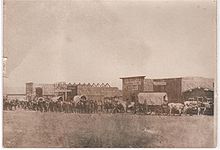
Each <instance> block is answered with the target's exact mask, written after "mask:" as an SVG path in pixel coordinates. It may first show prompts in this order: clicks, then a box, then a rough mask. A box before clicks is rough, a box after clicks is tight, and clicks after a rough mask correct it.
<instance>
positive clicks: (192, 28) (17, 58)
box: [4, 0, 216, 88]
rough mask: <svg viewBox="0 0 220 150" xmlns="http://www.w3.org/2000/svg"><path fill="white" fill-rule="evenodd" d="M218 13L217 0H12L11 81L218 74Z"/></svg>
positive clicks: (7, 29)
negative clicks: (91, 0) (90, 0)
mask: <svg viewBox="0 0 220 150" xmlns="http://www.w3.org/2000/svg"><path fill="white" fill-rule="evenodd" d="M215 17H216V2H215V1H212V0H201V1H199V0H186V1H179V0H167V1H165V0H164V1H159V0H157V1H138V2H135V1H131V0H130V1H120V2H119V1H117V2H116V1H105V2H103V1H93V2H89V1H87V2H85V1H84V2H80V1H73V0H72V1H70V0H65V1H61V0H60V1H55V0H47V1H37V0H36V1H33V0H32V1H15V0H5V5H4V55H5V56H7V57H8V65H7V69H8V70H7V71H8V79H7V82H6V81H5V83H7V85H8V86H9V87H18V86H19V87H21V86H24V84H25V83H26V82H28V81H33V82H40V83H44V82H45V83H54V82H57V81H66V82H77V83H78V82H81V83H84V82H85V83H88V82H90V83H93V82H95V83H97V82H99V83H102V82H105V83H106V82H108V83H110V84H111V85H112V86H118V87H120V88H121V81H120V79H119V77H122V76H132V75H146V76H147V77H150V78H163V77H180V76H203V77H212V78H214V77H215V68H216V56H215V55H216V40H215V39H216V37H215V36H216V20H215V19H216V18H215Z"/></svg>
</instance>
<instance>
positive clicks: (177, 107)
mask: <svg viewBox="0 0 220 150" xmlns="http://www.w3.org/2000/svg"><path fill="white" fill-rule="evenodd" d="M168 107H169V115H171V114H172V112H173V111H175V112H178V114H179V115H180V116H181V114H182V111H183V108H184V104H182V103H168ZM173 114H175V113H173Z"/></svg>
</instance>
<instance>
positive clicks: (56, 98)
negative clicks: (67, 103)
mask: <svg viewBox="0 0 220 150" xmlns="http://www.w3.org/2000/svg"><path fill="white" fill-rule="evenodd" d="M60 98H62V96H57V97H52V101H54V102H57V101H58V100H59V99H60Z"/></svg>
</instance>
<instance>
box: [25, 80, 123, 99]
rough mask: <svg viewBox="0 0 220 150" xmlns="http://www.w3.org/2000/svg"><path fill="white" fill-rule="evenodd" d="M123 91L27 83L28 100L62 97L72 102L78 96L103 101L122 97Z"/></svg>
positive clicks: (64, 84) (100, 85)
mask: <svg viewBox="0 0 220 150" xmlns="http://www.w3.org/2000/svg"><path fill="white" fill-rule="evenodd" d="M121 93H122V92H121V90H119V89H118V88H117V87H111V86H110V85H109V84H108V83H107V84H104V83H102V84H99V83H98V84H95V83H93V84H90V83H88V84H85V83H84V84H80V83H79V84H75V83H74V84H71V83H68V84H67V83H65V82H59V83H55V84H36V83H32V82H30V83H26V96H27V99H29V100H30V99H33V98H34V97H48V98H50V97H54V96H62V97H63V99H64V100H67V101H70V100H71V99H73V97H74V96H76V95H85V96H86V97H87V99H90V100H102V99H104V98H105V97H120V96H122V94H121Z"/></svg>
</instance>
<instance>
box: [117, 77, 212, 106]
mask: <svg viewBox="0 0 220 150" xmlns="http://www.w3.org/2000/svg"><path fill="white" fill-rule="evenodd" d="M121 79H122V92H123V99H124V100H127V99H129V100H130V99H135V96H136V95H137V94H138V93H140V92H166V93H167V95H168V99H169V102H175V103H177V102H179V103H183V101H186V100H188V99H189V96H185V94H186V93H187V94H188V92H186V91H190V90H192V91H193V93H194V94H191V95H194V99H196V97H198V98H199V97H207V98H209V99H214V79H210V78H203V77H180V78H164V79H145V76H138V77H128V78H121ZM197 88H199V89H200V88H201V89H205V90H206V91H208V92H195V91H198V90H194V89H197ZM195 93H197V94H195ZM199 93H200V94H199ZM201 93H203V94H202V95H201ZM204 93H208V94H204ZM210 93H212V94H210ZM188 95H190V94H188ZM205 95H206V96H205ZM210 95H212V97H210ZM187 97H188V98H187Z"/></svg>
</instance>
